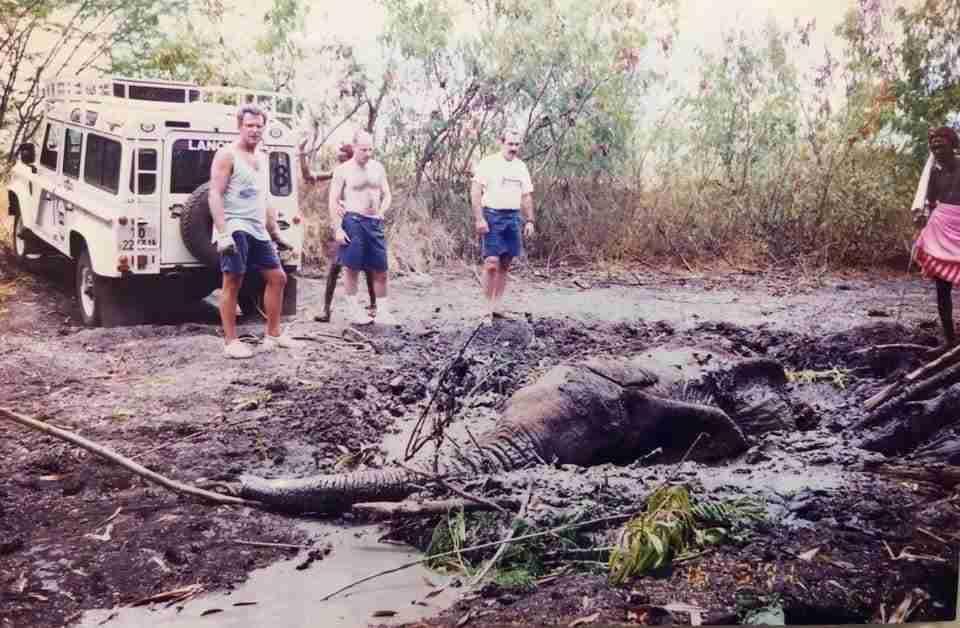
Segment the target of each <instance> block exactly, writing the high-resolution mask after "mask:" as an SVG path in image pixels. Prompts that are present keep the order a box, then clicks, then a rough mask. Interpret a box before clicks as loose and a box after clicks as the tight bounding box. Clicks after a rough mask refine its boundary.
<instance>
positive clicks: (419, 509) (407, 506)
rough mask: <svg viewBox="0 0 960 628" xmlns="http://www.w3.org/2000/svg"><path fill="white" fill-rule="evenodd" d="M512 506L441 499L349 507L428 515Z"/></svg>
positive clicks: (502, 502) (510, 503)
mask: <svg viewBox="0 0 960 628" xmlns="http://www.w3.org/2000/svg"><path fill="white" fill-rule="evenodd" d="M496 505H499V506H501V507H503V508H514V507H516V506H517V503H516V502H514V501H511V500H497V501H495V502H491V503H490V504H484V503H481V502H477V501H473V500H467V499H441V500H432V501H423V502H412V501H402V502H360V503H358V504H354V505H353V506H351V507H350V509H351V511H352V512H355V513H359V514H363V515H366V516H368V517H383V518H387V517H429V516H434V515H443V514H446V513H448V512H450V511H451V510H460V509H462V510H463V511H464V512H473V511H491V510H496V508H494V506H496Z"/></svg>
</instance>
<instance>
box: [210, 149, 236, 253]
mask: <svg viewBox="0 0 960 628" xmlns="http://www.w3.org/2000/svg"><path fill="white" fill-rule="evenodd" d="M232 172H233V155H232V154H231V153H230V152H228V151H225V150H218V151H217V154H216V155H214V157H213V163H212V164H210V194H209V195H208V196H207V203H208V204H209V205H210V215H211V216H212V217H213V228H214V229H215V230H216V232H217V233H219V234H221V235H223V234H225V233H226V229H227V219H226V216H225V213H224V208H223V195H224V193H225V192H226V191H227V183H229V181H230V174H231V173H232ZM227 235H229V234H227Z"/></svg>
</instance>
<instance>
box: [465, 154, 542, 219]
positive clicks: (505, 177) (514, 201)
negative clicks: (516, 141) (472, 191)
mask: <svg viewBox="0 0 960 628" xmlns="http://www.w3.org/2000/svg"><path fill="white" fill-rule="evenodd" d="M474 176H475V177H476V178H477V181H479V182H480V185H481V186H483V196H482V197H481V199H480V200H481V202H482V203H483V206H484V207H489V208H490V209H520V199H521V197H522V196H523V195H524V194H529V193H531V192H533V183H532V182H531V180H530V171H529V170H527V164H525V163H523V161H521V160H520V159H519V158H518V157H514V158H513V159H511V160H509V161H508V160H507V159H506V158H504V156H503V153H494V154H493V155H490V156H488V157H485V158H484V159H482V160H481V161H480V163H479V164H477V168H476V170H475V172H474Z"/></svg>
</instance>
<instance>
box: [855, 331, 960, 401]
mask: <svg viewBox="0 0 960 628" xmlns="http://www.w3.org/2000/svg"><path fill="white" fill-rule="evenodd" d="M881 346H885V345H881ZM891 346H892V345H891ZM926 349H929V347H926ZM861 351H863V350H861ZM957 360H960V346H957V347H954V348H953V349H951V350H950V351H948V352H946V353H944V354H943V355H941V356H940V357H939V358H937V359H936V360H933V361H932V362H928V363H927V364H924V365H923V366H921V367H920V368H918V369H916V370H913V371H911V372H910V373H907V374H906V375H904V376H903V379H901V380H899V381H896V382H893V383H892V384H890V385H889V386H887V387H886V388H884V389H883V390H881V391H880V392H878V393H877V394H875V395H873V396H872V397H870V398H869V399H867V400H866V401H865V402H863V407H864V409H866V410H873V409H874V408H876V407H877V406H879V405H881V404H883V403H884V402H885V401H887V400H888V399H891V398H892V397H894V396H895V395H896V394H897V391H899V390H900V389H901V388H903V387H904V386H907V385H909V384H910V383H912V382H916V381H918V380H921V379H923V378H925V377H928V376H930V375H933V374H934V373H936V372H937V371H939V370H941V369H943V368H945V367H947V366H949V365H950V364H952V363H953V362H955V361H957Z"/></svg>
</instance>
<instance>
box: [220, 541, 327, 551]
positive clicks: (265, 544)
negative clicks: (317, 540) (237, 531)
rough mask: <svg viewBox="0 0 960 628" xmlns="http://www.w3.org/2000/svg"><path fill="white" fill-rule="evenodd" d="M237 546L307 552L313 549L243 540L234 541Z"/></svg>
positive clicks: (287, 544)
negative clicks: (303, 550)
mask: <svg viewBox="0 0 960 628" xmlns="http://www.w3.org/2000/svg"><path fill="white" fill-rule="evenodd" d="M233 542H234V543H236V544H237V545H251V546H253V547H276V548H280V549H295V550H302V549H305V550H308V549H313V547H311V546H310V545H294V544H291V543H261V542H260V541H244V540H243V539H234V540H233Z"/></svg>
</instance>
